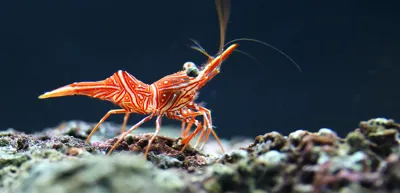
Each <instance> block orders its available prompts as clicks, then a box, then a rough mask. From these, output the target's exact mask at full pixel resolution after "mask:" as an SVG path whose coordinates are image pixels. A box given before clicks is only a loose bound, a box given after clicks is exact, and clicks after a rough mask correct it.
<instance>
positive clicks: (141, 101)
mask: <svg viewBox="0 0 400 193" xmlns="http://www.w3.org/2000/svg"><path fill="white" fill-rule="evenodd" d="M216 3H217V10H218V16H219V20H220V29H221V42H220V50H219V52H218V53H217V54H216V56H215V57H212V56H210V55H208V54H207V53H206V52H205V51H204V50H199V49H198V48H195V49H197V50H199V51H201V52H202V53H203V54H205V55H207V56H208V61H207V62H206V63H204V64H203V65H202V66H201V67H197V66H196V65H195V64H194V63H192V62H186V63H185V64H184V65H183V69H182V70H180V71H178V72H176V73H173V74H170V75H167V76H165V77H163V78H161V79H159V80H158V81H156V82H154V83H152V84H146V83H143V82H141V81H140V80H138V79H137V78H135V77H134V76H133V75H131V74H130V73H128V72H126V71H122V70H119V71H117V72H115V73H114V74H113V75H112V76H110V77H108V78H106V79H105V80H100V81H91V82H75V83H72V84H69V85H66V86H63V87H60V88H58V89H55V90H52V91H50V92H46V93H44V94H42V95H40V96H39V98H40V99H45V98H53V97H62V96H71V95H84V96H89V97H93V98H98V99H100V100H107V101H110V102H112V103H114V104H116V105H118V106H119V107H121V109H113V110H110V111H108V112H107V113H106V114H105V115H104V116H103V118H102V119H101V120H100V121H99V122H98V123H97V125H96V126H95V127H94V128H93V130H92V131H91V133H90V134H89V136H88V138H87V139H86V143H88V142H89V140H90V138H91V136H92V135H93V134H94V132H95V131H96V130H97V129H98V128H99V126H100V125H101V124H102V123H103V122H104V121H105V120H106V119H107V118H108V117H109V116H110V115H111V114H125V117H124V122H123V124H122V133H121V135H120V137H119V138H118V141H117V142H116V143H115V144H114V145H113V146H112V147H111V149H110V150H109V151H108V153H107V154H108V155H109V154H110V153H111V152H112V151H113V150H114V149H115V148H116V147H117V146H118V144H119V143H120V142H121V140H122V139H124V137H125V136H126V135H127V134H129V133H130V132H132V131H133V130H135V129H137V128H138V127H139V126H140V125H142V124H143V123H145V122H147V121H149V120H151V119H152V118H154V117H156V131H155V132H154V134H153V136H152V137H151V138H150V140H149V143H148V145H147V148H146V151H145V154H144V155H145V158H146V157H147V154H148V152H149V149H150V146H151V144H152V142H153V140H154V139H155V137H156V136H157V135H158V134H159V132H160V130H161V118H162V117H163V116H165V117H167V118H170V119H175V120H178V121H180V122H182V134H181V137H182V144H184V145H185V146H184V147H183V148H182V151H183V150H184V149H185V147H186V146H187V145H188V144H189V142H190V141H191V140H192V138H193V137H194V136H195V135H197V134H198V133H199V132H201V133H200V137H199V139H198V141H197V143H196V147H197V145H198V144H199V143H200V142H201V140H203V145H204V144H205V143H206V141H207V139H208V137H209V135H210V134H211V133H212V134H213V135H214V137H215V138H216V140H217V142H218V143H219V145H220V147H221V149H222V151H224V149H223V147H222V145H221V143H220V140H219V138H218V136H217V134H216V133H215V131H214V130H213V128H212V118H211V111H210V110H208V109H207V108H205V107H203V106H201V105H200V104H198V103H196V102H195V99H196V98H197V95H198V92H199V90H200V89H201V88H202V87H203V86H204V85H206V84H207V83H208V82H209V81H210V80H211V79H212V78H213V77H214V76H216V75H217V74H219V72H220V66H221V64H222V62H223V61H225V60H226V59H227V58H228V56H230V55H231V53H232V52H233V51H234V50H235V49H236V48H237V47H238V44H231V45H230V46H229V47H228V48H227V49H225V50H223V47H224V34H225V29H226V23H227V20H228V16H227V15H226V14H225V15H224V14H223V11H222V9H221V1H220V0H216ZM225 5H228V3H226V4H225ZM226 11H227V10H225V12H226ZM132 113H135V114H143V115H146V116H145V117H144V118H143V119H142V120H141V121H139V122H138V123H136V124H135V125H133V126H132V127H131V128H129V129H128V130H127V131H125V127H126V123H127V120H128V118H129V115H130V114H132ZM198 116H202V117H203V121H198V120H197V119H196V117H198ZM186 124H187V125H186ZM193 125H195V126H196V129H195V130H194V132H193V133H190V134H189V132H190V130H191V127H192V126H193Z"/></svg>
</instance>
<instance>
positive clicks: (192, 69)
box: [183, 62, 199, 78]
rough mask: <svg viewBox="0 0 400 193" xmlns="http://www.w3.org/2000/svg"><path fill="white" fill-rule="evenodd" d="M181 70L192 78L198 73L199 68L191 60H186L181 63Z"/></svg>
mask: <svg viewBox="0 0 400 193" xmlns="http://www.w3.org/2000/svg"><path fill="white" fill-rule="evenodd" d="M183 70H184V71H186V75H188V76H190V77H193V78H195V77H197V76H198V75H199V69H198V68H197V66H196V65H195V64H194V63H193V62H186V63H185V64H183Z"/></svg>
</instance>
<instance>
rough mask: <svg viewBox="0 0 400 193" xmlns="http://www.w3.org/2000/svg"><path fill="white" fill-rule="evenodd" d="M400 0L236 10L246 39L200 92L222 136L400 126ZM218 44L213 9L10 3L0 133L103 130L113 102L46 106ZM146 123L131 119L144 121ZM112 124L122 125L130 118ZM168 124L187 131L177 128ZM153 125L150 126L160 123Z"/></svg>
mask: <svg viewBox="0 0 400 193" xmlns="http://www.w3.org/2000/svg"><path fill="white" fill-rule="evenodd" d="M397 12H398V9H396V6H395V1H379V3H378V2H377V1H369V2H368V1H361V0H358V1H357V0H346V1H344V0H343V1H340V0H339V1H267V0H257V1H256V0H254V1H239V0H237V1H233V2H232V15H231V19H230V23H229V25H228V34H227V39H228V40H231V39H234V38H240V37H248V38H255V39H258V40H261V41H265V42H268V43H270V44H272V45H274V46H276V47H278V48H279V49H281V50H283V51H284V52H285V53H286V54H288V55H289V56H290V57H292V58H293V59H294V60H295V61H296V62H297V63H298V64H299V65H300V66H301V67H302V69H303V73H300V72H299V71H298V70H297V69H296V67H295V66H294V65H293V64H292V63H290V61H289V60H288V59H286V58H285V57H284V56H282V55H280V54H279V53H278V52H276V51H274V50H272V49H269V48H267V47H265V46H262V45H260V44H256V43H251V42H242V43H241V47H240V49H241V50H243V51H245V52H247V53H249V54H251V55H252V56H254V57H256V58H257V59H258V60H259V61H260V62H261V63H262V64H263V67H262V66H260V65H258V64H257V63H256V62H254V61H253V60H251V59H250V58H248V57H246V56H244V55H242V54H240V53H235V54H234V55H233V56H232V57H230V59H229V60H228V61H227V62H226V63H224V64H223V66H222V72H221V74H219V75H218V76H217V77H216V78H215V79H213V81H211V82H210V83H209V84H208V85H207V86H206V87H205V88H203V89H202V90H201V91H200V98H199V100H198V101H199V102H206V103H207V105H206V107H208V108H210V109H211V110H212V115H213V119H214V120H213V121H214V124H215V125H216V126H217V132H218V133H219V135H220V136H221V137H231V136H234V135H248V136H255V135H258V134H263V133H265V132H269V131H272V130H277V131H280V132H282V133H284V134H287V133H288V132H290V131H293V130H295V129H308V130H312V131H315V130H317V129H319V128H321V127H329V128H332V129H335V130H337V131H338V132H339V133H341V134H344V133H346V132H347V131H349V130H351V129H354V128H355V127H356V126H357V124H358V122H359V121H360V120H366V119H369V118H372V117H377V116H383V117H389V118H394V119H398V118H399V113H398V112H399V111H398V110H399V107H400V101H399V97H400V94H399V78H398V77H399V69H400V68H399V62H400V60H399V58H400V57H399V51H400V38H399V34H400V30H399V18H400V16H399V15H400V14H398V13H397ZM189 38H193V39H196V40H198V41H199V42H200V43H201V45H202V46H203V47H204V48H205V49H206V50H207V51H208V52H209V53H212V54H213V53H215V52H216V51H217V49H218V44H219V28H218V19H217V14H216V11H215V4H214V2H213V1H211V0H210V1H198V0H189V1H118V2H117V1H113V2H111V1H2V2H1V3H0V51H1V52H0V65H1V68H0V69H1V72H2V73H1V76H0V81H1V84H2V87H1V96H0V97H1V107H0V112H1V117H0V128H1V129H6V128H8V127H12V128H15V129H18V130H24V131H29V132H30V131H40V130H42V129H43V128H45V127H49V126H55V125H57V124H58V123H60V122H61V121H64V120H72V119H81V120H85V121H90V122H97V121H98V120H99V119H100V118H101V117H102V116H103V115H104V114H105V113H106V112H107V111H108V110H109V109H111V108H115V106H114V105H112V104H110V103H108V102H104V101H100V100H96V99H91V98H87V97H80V96H76V97H65V98H57V99H48V100H39V99H37V97H38V95H40V94H42V93H43V92H45V91H49V90H52V89H55V88H58V87H60V86H63V85H66V84H69V83H72V82H75V81H87V80H101V79H104V78H107V77H108V76H110V75H112V74H113V73H114V72H116V71H117V70H120V69H122V70H127V71H129V72H130V73H132V74H133V75H134V76H136V77H137V78H138V79H140V80H142V81H143V82H146V83H152V82H154V81H156V80H157V79H159V78H161V77H163V76H165V75H167V74H170V73H173V72H175V71H177V70H179V69H181V67H182V64H183V63H184V62H185V61H188V60H191V61H193V62H195V63H201V62H203V61H205V60H206V57H204V56H203V55H201V54H200V53H198V52H196V51H194V50H191V49H189V48H188V47H187V46H188V45H191V44H192V42H191V41H190V40H189ZM142 117H143V116H131V119H130V122H129V124H134V123H135V122H136V121H138V120H139V119H141V118H142ZM109 120H110V121H115V122H122V115H115V116H112V117H111V118H110V119H109ZM163 123H164V124H178V125H180V123H177V122H176V121H167V120H165V119H164V121H163ZM153 124H154V120H153V121H151V122H150V123H148V124H146V126H152V125H153Z"/></svg>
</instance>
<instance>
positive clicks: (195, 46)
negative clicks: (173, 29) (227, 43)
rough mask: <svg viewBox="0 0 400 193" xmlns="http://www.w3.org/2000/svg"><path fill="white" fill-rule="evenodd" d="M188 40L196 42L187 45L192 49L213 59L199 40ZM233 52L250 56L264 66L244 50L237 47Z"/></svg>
mask: <svg viewBox="0 0 400 193" xmlns="http://www.w3.org/2000/svg"><path fill="white" fill-rule="evenodd" d="M190 40H191V41H192V42H193V43H194V44H196V45H192V46H189V47H190V48H192V49H194V50H196V51H199V52H200V53H202V54H204V55H205V56H207V57H208V59H209V60H212V59H214V57H213V56H211V55H210V54H209V53H207V51H206V50H205V49H204V48H203V47H202V46H201V45H200V43H199V42H197V41H196V40H194V39H190ZM234 52H238V53H241V54H243V55H245V56H247V57H249V58H251V59H252V60H254V61H255V62H257V64H258V65H260V66H261V67H262V68H265V67H264V65H263V64H262V63H261V62H260V61H258V60H257V59H256V57H254V56H252V55H250V54H249V53H247V52H244V51H242V50H239V49H236V50H235V51H234Z"/></svg>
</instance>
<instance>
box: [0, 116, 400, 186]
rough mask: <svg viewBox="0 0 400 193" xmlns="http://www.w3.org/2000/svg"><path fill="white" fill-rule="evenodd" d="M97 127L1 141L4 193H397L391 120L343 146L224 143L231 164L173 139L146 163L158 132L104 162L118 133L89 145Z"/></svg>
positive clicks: (269, 138)
mask: <svg viewBox="0 0 400 193" xmlns="http://www.w3.org/2000/svg"><path fill="white" fill-rule="evenodd" d="M93 126H94V124H89V123H85V122H81V121H70V122H66V123H63V124H61V125H60V126H58V127H57V128H49V129H46V130H45V131H43V132H39V133H33V134H26V133H21V132H18V131H15V130H12V129H9V130H5V131H2V132H0V192H5V193H53V192H59V193H67V192H68V193H69V192H80V193H95V192H96V193H97V192H101V193H103V192H104V193H105V192H115V193H123V192H124V193H125V192H140V193H146V192H149V193H153V192H188V193H191V192H193V193H194V192H196V193H197V192H211V193H217V192H254V193H256V192H257V193H262V192H265V193H281V192H282V193H283V192H296V193H306V192H311V193H322V192H342V193H359V192H364V193H368V192H377V193H386V192H400V146H399V139H398V133H399V129H400V125H399V124H397V123H395V122H394V121H393V120H389V119H384V118H377V119H371V120H368V121H362V122H360V124H359V127H358V128H356V129H355V130H353V131H350V132H349V133H348V134H347V136H345V137H344V138H341V137H339V136H337V134H336V133H335V132H334V131H332V130H330V129H320V130H319V131H318V132H316V133H313V132H308V131H305V130H297V131H294V132H293V133H291V134H289V135H288V136H283V135H281V134H280V133H278V132H270V133H266V134H264V135H260V136H257V137H255V139H252V140H248V139H239V140H236V141H235V140H231V141H224V147H225V148H226V149H227V152H226V153H225V154H221V153H220V152H219V150H218V148H219V147H218V145H217V144H216V143H215V142H212V141H209V142H208V143H207V145H206V146H205V148H204V149H203V150H202V151H200V150H196V149H194V148H192V147H190V146H189V147H188V148H186V149H185V151H184V152H181V151H180V150H181V148H182V145H180V139H179V138H176V137H175V138H174V137H171V136H179V134H177V133H176V131H175V130H172V129H171V130H170V132H172V133H173V134H171V133H170V135H168V133H164V134H165V135H160V136H159V137H157V138H156V140H155V141H154V142H153V145H152V147H151V150H150V153H149V155H148V158H147V160H145V159H143V158H144V157H143V152H144V150H145V148H146V147H147V143H148V140H149V138H150V137H151V133H149V132H151V131H149V130H142V131H135V132H134V134H131V135H128V136H126V137H125V139H124V140H123V141H122V142H121V144H120V145H118V147H117V148H116V150H115V151H114V152H113V154H112V155H111V156H106V155H105V153H106V152H107V151H108V150H109V149H110V147H111V146H112V145H113V144H114V143H115V141H116V140H117V138H113V137H114V136H116V135H117V134H118V133H119V132H120V126H119V125H113V124H110V123H104V124H103V125H102V126H101V127H100V129H99V131H98V132H97V133H96V134H95V135H94V136H93V138H92V140H91V143H89V144H85V139H86V137H87V135H88V133H89V132H90V130H91V128H93ZM163 130H164V131H168V129H164V128H163ZM174 132H175V133H174ZM137 133H140V134H137ZM168 136H170V137H168ZM193 141H195V140H193Z"/></svg>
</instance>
